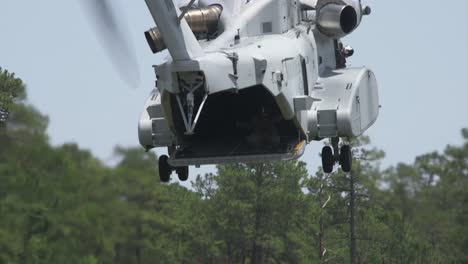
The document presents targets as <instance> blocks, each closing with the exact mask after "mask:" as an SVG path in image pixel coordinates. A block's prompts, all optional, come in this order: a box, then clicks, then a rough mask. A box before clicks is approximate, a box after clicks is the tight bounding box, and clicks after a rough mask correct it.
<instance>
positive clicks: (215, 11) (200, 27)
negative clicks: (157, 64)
mask: <svg viewBox="0 0 468 264" xmlns="http://www.w3.org/2000/svg"><path fill="white" fill-rule="evenodd" d="M222 12H223V7H222V6H221V5H219V4H214V5H210V6H207V7H202V8H196V9H190V10H189V11H187V13H186V14H185V15H184V18H185V20H186V21H187V23H188V25H189V27H190V29H191V30H192V32H193V34H194V35H195V36H196V37H197V38H198V39H201V38H206V37H208V36H210V35H212V34H214V33H216V31H217V30H218V24H219V20H220V17H221V13H222ZM145 37H146V41H147V42H148V45H149V46H150V48H151V51H152V52H153V53H158V52H161V51H163V50H165V49H166V48H167V46H166V43H165V42H164V39H163V37H162V34H161V32H160V31H159V29H158V28H157V27H154V28H151V29H150V30H148V31H146V32H145Z"/></svg>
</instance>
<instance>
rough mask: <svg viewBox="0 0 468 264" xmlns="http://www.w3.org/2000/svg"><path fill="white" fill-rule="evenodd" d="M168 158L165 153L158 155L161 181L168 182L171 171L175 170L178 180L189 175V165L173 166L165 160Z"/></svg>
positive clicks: (184, 179) (184, 178) (182, 179)
mask: <svg viewBox="0 0 468 264" xmlns="http://www.w3.org/2000/svg"><path fill="white" fill-rule="evenodd" d="M168 159H169V157H168V156H166V155H162V156H161V157H159V162H158V165H159V179H160V180H161V182H169V180H170V179H171V174H172V172H173V171H176V173H177V175H178V176H179V180H180V181H186V180H187V179H188V176H189V167H188V166H184V167H176V168H174V167H172V166H171V165H170V164H169V162H167V160H168Z"/></svg>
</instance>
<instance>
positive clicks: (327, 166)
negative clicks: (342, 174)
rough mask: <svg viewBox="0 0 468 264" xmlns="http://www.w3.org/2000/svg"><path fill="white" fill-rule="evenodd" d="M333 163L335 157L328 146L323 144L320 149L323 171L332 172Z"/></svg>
mask: <svg viewBox="0 0 468 264" xmlns="http://www.w3.org/2000/svg"><path fill="white" fill-rule="evenodd" d="M334 165H335V157H334V156H333V150H332V148H331V147H330V146H325V147H323V149H322V168H323V171H324V172H325V173H332V172H333V166H334Z"/></svg>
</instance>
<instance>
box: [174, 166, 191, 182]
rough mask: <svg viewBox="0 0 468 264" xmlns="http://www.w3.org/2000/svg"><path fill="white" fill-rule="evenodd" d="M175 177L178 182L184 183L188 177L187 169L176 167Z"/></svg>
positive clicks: (186, 167)
mask: <svg viewBox="0 0 468 264" xmlns="http://www.w3.org/2000/svg"><path fill="white" fill-rule="evenodd" d="M176 172H177V176H179V180H180V181H186V180H187V179H188V177H189V167H188V166H185V167H178V168H176Z"/></svg>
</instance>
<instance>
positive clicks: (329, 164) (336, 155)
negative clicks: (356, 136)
mask: <svg viewBox="0 0 468 264" xmlns="http://www.w3.org/2000/svg"><path fill="white" fill-rule="evenodd" d="M331 143H332V146H331V147H330V146H325V147H323V149H322V167H323V171H324V172H325V173H332V172H333V167H334V166H335V163H337V162H339V164H340V165H341V169H342V170H343V171H344V172H350V171H351V167H352V161H353V154H352V152H351V147H350V146H349V145H343V146H341V148H339V147H338V144H339V138H332V140H331ZM332 148H333V149H332Z"/></svg>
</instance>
